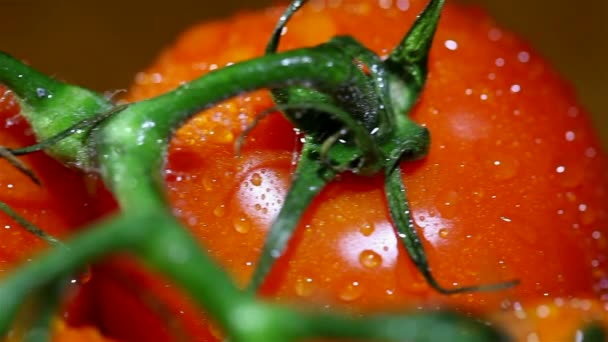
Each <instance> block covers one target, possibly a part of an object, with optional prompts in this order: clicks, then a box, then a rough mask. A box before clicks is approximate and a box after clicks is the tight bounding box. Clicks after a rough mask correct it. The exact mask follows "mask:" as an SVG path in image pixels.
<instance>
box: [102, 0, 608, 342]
mask: <svg viewBox="0 0 608 342" xmlns="http://www.w3.org/2000/svg"><path fill="white" fill-rule="evenodd" d="M424 3H425V1H421V0H416V1H397V2H383V1H380V2H377V1H373V2H372V1H362V0H353V1H342V2H339V4H335V5H331V4H326V5H323V3H322V2H315V3H311V4H310V5H309V6H307V7H305V8H304V10H303V11H302V12H301V13H299V14H298V15H296V16H295V17H294V19H293V21H292V22H291V23H290V24H289V25H288V27H287V30H286V32H285V34H284V37H283V41H282V48H284V49H292V48H296V47H301V46H309V45H313V44H317V43H321V42H324V41H326V40H327V39H329V38H330V37H332V36H335V35H337V34H349V35H353V36H354V37H355V38H357V39H359V40H360V41H361V42H363V43H364V45H366V46H368V47H370V48H372V49H373V50H374V51H376V52H377V53H378V54H380V55H381V56H385V55H386V54H387V53H389V52H390V50H391V49H392V47H393V46H394V45H396V44H397V42H398V41H399V40H400V38H401V37H402V35H403V34H404V33H405V32H406V31H407V29H408V28H409V27H410V25H411V24H412V22H413V20H414V18H415V16H416V15H417V14H418V13H419V11H420V10H421V8H422V6H423V5H424ZM281 11H282V8H274V9H269V10H266V11H261V12H256V13H245V14H241V15H237V16H235V17H233V18H231V19H229V20H225V21H218V22H211V23H206V24H202V25H200V26H197V27H194V28H192V29H191V30H189V31H187V32H185V33H184V34H183V35H182V36H181V37H180V38H179V39H178V41H177V43H176V44H175V45H174V46H172V47H171V48H169V49H167V50H166V51H165V52H164V53H163V54H162V55H161V56H160V58H159V60H158V61H157V62H156V63H155V64H154V65H153V66H152V67H151V68H149V69H148V70H147V71H146V72H144V73H141V74H139V75H138V77H137V80H136V84H135V86H134V87H133V89H132V90H131V92H130V94H129V100H139V99H143V98H147V97H150V96H153V95H157V94H160V93H162V92H165V91H167V90H169V89H172V88H174V87H176V86H177V85H179V84H180V82H183V81H187V80H190V79H193V78H195V77H197V76H199V75H201V74H204V73H206V72H208V71H210V70H213V69H216V68H220V67H222V66H224V65H226V64H227V63H232V62H237V61H239V60H243V59H245V58H250V57H254V56H258V55H261V54H263V49H264V46H265V43H266V39H267V37H268V36H269V33H270V32H271V31H272V28H273V27H274V24H275V22H276V20H277V18H278V16H279V15H280V14H281ZM271 106H272V101H271V99H270V96H269V95H268V93H267V92H265V91H258V92H254V93H249V94H244V95H242V96H239V97H237V98H235V99H233V100H230V101H227V102H225V103H223V104H221V105H219V106H217V107H214V108H212V109H209V110H207V111H205V112H204V113H201V114H200V115H199V116H197V117H195V118H194V119H193V120H191V121H190V122H189V123H187V124H186V125H185V126H184V127H183V128H182V129H180V130H179V131H178V132H177V134H176V136H175V139H174V140H173V142H172V144H171V148H170V151H169V155H168V163H167V165H166V170H165V174H166V181H167V193H168V196H169V199H170V201H171V204H172V205H173V207H174V211H175V214H176V215H177V216H178V217H180V218H181V219H182V220H183V222H184V223H185V224H186V225H187V226H188V227H189V228H190V230H191V232H192V233H193V235H194V236H196V238H197V239H198V240H199V241H200V243H201V245H203V246H205V248H206V249H207V250H208V251H209V253H210V254H211V255H212V256H213V257H215V258H216V259H217V260H218V261H219V262H220V263H221V264H222V265H223V266H224V267H225V268H226V269H227V270H228V271H229V272H230V273H231V274H232V275H233V277H234V279H235V280H236V281H237V282H238V283H239V284H241V285H243V286H244V285H245V284H246V283H247V281H248V279H249V277H250V276H251V273H252V271H253V269H254V267H255V264H256V260H257V257H258V254H259V252H260V248H261V245H262V243H263V240H264V236H265V234H266V231H267V229H268V227H269V224H270V223H271V221H272V220H273V217H275V215H276V214H277V212H278V210H279V209H280V208H281V204H282V201H283V198H284V196H285V194H286V192H287V188H288V186H289V182H290V177H291V175H292V172H293V171H294V161H295V160H296V158H297V152H298V147H299V146H298V144H297V140H298V137H297V136H296V134H295V133H294V131H293V129H292V127H291V126H290V124H289V123H288V122H287V121H286V120H285V119H283V118H282V117H281V116H279V115H275V116H272V117H270V118H267V119H265V120H264V121H262V122H261V123H260V124H259V125H258V127H257V128H256V129H255V130H254V131H253V133H252V134H251V136H250V137H249V138H248V140H247V142H246V144H245V146H244V148H243V156H242V157H241V158H237V157H235V155H234V143H235V139H236V137H238V135H239V134H241V133H242V132H243V130H244V128H245V127H247V125H248V124H249V123H250V122H251V121H252V120H253V118H254V117H255V116H256V115H257V114H258V113H260V112H261V111H262V110H264V109H267V108H269V107H271ZM411 116H412V117H413V118H414V120H416V121H418V122H420V123H422V124H423V125H425V126H426V127H428V129H429V130H430V132H431V136H432V143H431V149H430V152H429V154H428V156H427V157H426V158H424V159H423V160H421V161H419V162H415V163H410V164H408V165H405V168H404V172H403V177H404V180H405V184H406V186H407V189H408V195H409V198H410V201H411V209H412V212H413V216H414V219H415V224H416V227H417V229H418V230H419V232H420V234H421V236H422V239H423V242H424V245H425V247H426V249H427V252H428V255H429V261H430V265H431V267H432V270H433V273H434V275H435V276H436V278H437V279H438V280H439V282H440V283H441V284H442V285H443V286H445V287H452V286H462V285H472V284H484V283H495V282H500V281H507V280H511V279H519V280H520V281H521V284H520V285H519V286H517V287H515V288H513V289H510V290H506V291H497V292H489V293H467V294H459V295H453V296H445V295H440V294H438V293H437V292H435V291H433V290H432V289H431V288H430V287H429V286H428V285H427V284H426V283H425V281H424V279H423V278H422V277H421V276H420V274H419V272H418V271H417V270H416V268H415V267H414V266H413V264H412V262H411V260H410V259H409V257H408V255H407V253H406V252H405V250H404V249H403V248H402V246H401V245H400V243H399V241H398V240H397V238H396V234H395V230H394V228H393V225H392V224H391V222H390V219H389V215H388V210H387V203H386V201H385V198H384V195H383V182H382V178H381V177H380V176H379V177H374V178H361V177H356V176H352V175H349V174H345V175H344V176H343V177H342V178H341V179H340V180H339V181H337V182H334V183H332V184H331V185H330V186H328V187H327V189H325V190H324V191H323V192H322V194H321V195H320V196H319V198H317V200H316V201H315V202H314V204H313V205H312V206H311V207H310V208H309V210H308V211H307V213H306V215H305V217H304V219H303V220H302V222H301V223H300V225H299V227H298V229H297V232H296V234H295V236H294V238H293V239H292V240H291V242H290V245H289V250H288V252H287V254H286V255H285V256H284V257H282V258H281V259H280V260H279V262H278V263H277V264H276V265H275V267H274V269H273V271H272V273H271V275H270V277H269V279H268V280H267V282H266V283H265V285H264V287H263V289H262V292H263V294H264V295H265V296H269V297H274V298H277V300H281V301H284V302H296V303H300V304H302V305H313V306H324V307H347V308H351V309H354V310H359V311H366V312H368V311H373V310H392V309H405V308H413V307H418V306H435V305H443V306H456V307H458V308H459V309H460V310H465V311H474V312H493V311H496V310H511V309H513V308H517V306H518V305H520V304H519V303H520V302H521V301H525V302H530V300H536V299H538V298H546V297H549V298H566V299H568V300H570V299H572V298H577V297H580V298H596V299H598V300H599V298H602V300H603V298H604V297H601V295H602V294H603V293H604V291H605V290H606V287H607V285H606V284H607V283H608V276H607V274H606V267H607V265H606V264H607V262H608V260H607V257H608V245H607V240H606V238H607V235H608V208H607V206H608V167H607V159H606V157H605V154H604V153H603V152H602V150H601V148H600V146H599V143H598V140H597V137H596V136H595V133H594V131H593V129H592V127H591V126H590V122H589V119H588V115H587V113H585V110H584V109H582V108H581V107H580V106H579V104H578V103H577V101H576V99H575V95H574V92H573V90H572V89H571V88H570V86H569V85H568V84H566V83H564V81H562V80H561V79H560V77H559V76H558V75H557V74H556V72H555V71H554V70H553V69H552V68H551V67H550V66H549V65H548V64H547V63H546V62H545V61H544V60H543V58H542V57H541V56H539V55H538V54H537V53H536V52H535V51H534V50H533V49H531V47H530V46H529V45H527V44H526V43H524V42H522V41H521V40H520V39H518V38H516V37H515V36H514V35H513V34H511V33H509V32H507V31H505V30H503V29H502V28H500V27H499V26H497V24H496V23H495V22H494V21H493V20H492V19H491V18H489V17H488V16H487V15H486V14H485V13H484V12H483V11H480V10H478V9H476V8H469V7H462V6H458V5H447V6H446V8H445V11H444V14H443V17H442V19H441V23H440V26H439V29H438V32H437V36H436V38H435V44H434V47H433V49H432V51H431V56H430V64H429V77H428V83H427V85H426V87H425V89H424V92H423V94H422V97H421V99H420V101H419V103H418V104H417V106H416V107H415V108H414V109H413V111H412V113H411ZM112 267H114V271H107V272H105V273H104V274H105V276H104V277H105V279H106V280H102V279H103V278H104V277H100V286H99V291H101V293H102V294H103V296H104V297H103V298H104V299H103V303H100V305H101V306H103V307H104V308H105V310H106V311H107V312H109V313H108V314H107V315H105V316H104V326H105V328H106V329H108V331H110V332H112V333H114V334H115V335H117V336H124V333H125V331H129V333H130V334H137V331H141V332H145V331H147V332H150V330H149V328H148V327H147V326H145V325H141V326H140V325H138V323H136V322H127V323H125V322H122V321H121V320H120V319H115V318H116V316H115V314H114V313H113V312H115V311H114V309H113V308H112V307H122V303H123V302H128V303H129V305H128V307H129V308H130V310H132V311H131V312H132V313H133V314H136V313H138V312H147V313H149V312H150V310H148V309H146V305H145V304H142V303H143V301H139V303H136V302H134V301H133V300H132V299H133V298H134V297H133V296H129V295H128V294H129V293H130V294H133V293H134V291H133V290H131V289H129V288H128V287H125V286H114V285H116V284H118V285H119V284H120V282H118V281H116V276H115V275H113V272H118V271H117V270H122V271H120V272H126V273H123V274H129V273H130V274H137V273H138V272H136V271H133V270H132V269H131V267H132V265H130V266H128V267H127V266H121V265H120V263H117V264H114V265H113V266H112ZM108 279H109V280H108ZM146 279H147V280H146V281H142V278H141V277H140V276H131V278H130V280H129V284H130V286H136V285H135V284H136V283H138V282H139V285H143V288H144V289H145V290H143V291H144V292H147V293H148V295H156V296H159V295H160V296H161V297H162V298H164V299H169V298H170V297H171V296H173V293H174V291H175V290H173V289H168V290H167V289H163V288H162V287H163V284H165V282H163V281H162V280H157V281H156V283H154V281H151V279H153V277H152V276H150V275H149V276H147V278H146ZM102 281H109V282H112V284H114V285H112V286H110V285H104V284H102V283H101V282H102ZM123 283H124V281H123ZM129 298H130V299H129ZM182 303H183V301H181V300H170V299H169V300H168V301H167V302H165V305H166V308H168V310H169V311H170V312H172V313H173V314H177V317H179V318H180V319H181V318H185V320H190V321H196V320H197V317H199V315H198V313H197V312H196V310H195V311H191V310H190V308H186V307H184V306H183V305H182ZM598 305H599V307H600V308H601V310H603V307H602V303H600V304H598ZM142 315H143V313H142ZM193 317H194V318H193ZM199 322H200V323H199V326H198V327H196V329H195V328H193V330H191V331H189V333H190V334H191V336H192V338H193V339H197V338H198V340H201V341H204V340H206V338H207V337H206V336H207V335H206V334H208V332H206V331H208V330H209V329H208V328H207V327H206V323H204V320H202V319H201V320H200V321H199ZM553 322H554V323H551V325H553V324H555V325H559V324H560V323H559V322H560V319H557V320H555V321H553ZM197 329H199V330H197ZM130 336H133V335H130ZM203 336H205V337H203ZM131 340H135V338H133V337H131ZM159 340H161V339H160V338H159Z"/></svg>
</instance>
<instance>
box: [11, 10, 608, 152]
mask: <svg viewBox="0 0 608 342" xmlns="http://www.w3.org/2000/svg"><path fill="white" fill-rule="evenodd" d="M451 1H454V2H456V1H460V2H465V3H473V4H479V5H481V6H483V7H485V8H486V9H487V10H488V11H490V12H491V13H492V14H493V15H494V16H495V17H496V18H497V20H498V21H499V22H500V23H501V24H502V25H503V26H506V27H509V28H510V29H512V30H514V31H516V32H519V33H520V34H521V35H523V36H525V37H526V38H527V39H528V40H529V41H531V42H532V43H533V44H534V45H535V46H536V47H537V49H538V50H540V51H541V53H543V54H544V55H545V56H547V57H548V58H549V59H550V60H551V61H552V62H553V64H554V65H555V66H556V67H557V68H558V69H559V70H561V71H562V73H563V74H564V75H565V76H566V78H568V79H570V80H571V81H572V82H573V83H574V84H575V86H576V88H577V90H578V93H579V96H580V98H581V100H582V102H583V103H584V104H586V105H587V107H588V108H589V109H591V111H592V112H593V113H594V120H595V123H596V125H597V127H598V128H599V129H600V131H601V132H602V136H603V138H604V145H605V146H607V147H608V64H607V63H608V1H606V0H585V1H581V2H578V4H579V5H576V4H575V2H574V1H572V0H508V1H505V0H451ZM276 2H277V1H276V0H222V1H208V0H170V1H167V0H162V1H161V0H147V1H146V0H120V1H119V0H104V1H99V0H96V1H93V0H91V1H86V0H84V1H83V0H52V1H51V0H0V50H3V51H6V52H8V53H10V54H12V55H14V56H16V57H19V58H22V59H26V60H27V61H29V62H30V63H31V64H32V65H34V66H35V67H36V68H38V69H41V70H42V71H44V72H46V73H49V74H52V75H56V76H58V77H60V78H62V79H64V80H67V81H69V82H72V83H77V84H80V85H83V86H86V87H89V88H92V89H95V90H98V91H106V90H115V89H123V88H126V87H127V86H128V85H129V84H130V83H131V80H132V78H133V76H134V74H135V73H136V72H137V71H139V70H142V69H144V68H145V67H146V66H147V65H148V64H150V63H151V61H152V59H153V58H154V56H156V54H157V53H158V51H159V50H160V49H161V48H162V47H163V46H165V45H167V44H169V43H171V42H172V40H173V39H174V38H175V36H176V35H177V34H178V33H179V32H181V31H183V30H184V29H185V28H187V27H188V26H191V25H193V24H194V23H197V22H200V21H202V20H205V19H207V18H216V17H221V16H227V15H230V14H231V13H234V12H236V11H239V10H244V9H253V8H261V7H264V6H268V5H269V4H273V3H276ZM283 2H284V1H283Z"/></svg>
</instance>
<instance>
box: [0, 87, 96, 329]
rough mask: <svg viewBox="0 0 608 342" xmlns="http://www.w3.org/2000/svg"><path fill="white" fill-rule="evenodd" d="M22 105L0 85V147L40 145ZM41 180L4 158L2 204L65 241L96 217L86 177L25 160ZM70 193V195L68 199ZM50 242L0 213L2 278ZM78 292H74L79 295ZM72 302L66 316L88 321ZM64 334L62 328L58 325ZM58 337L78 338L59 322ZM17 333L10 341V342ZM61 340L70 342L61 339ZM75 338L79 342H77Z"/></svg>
mask: <svg viewBox="0 0 608 342" xmlns="http://www.w3.org/2000/svg"><path fill="white" fill-rule="evenodd" d="M19 114H20V107H19V104H18V103H17V101H16V99H15V97H14V96H13V94H12V93H11V92H10V91H9V90H8V89H7V88H6V87H4V86H2V85H0V122H1V124H2V130H1V131H0V145H1V146H7V147H22V146H28V145H31V144H33V143H34V142H35V140H34V135H33V133H32V132H31V130H30V128H29V125H28V124H27V122H26V121H25V119H23V118H22V117H21V116H20V115H19ZM20 158H22V159H21V160H22V161H23V162H24V163H25V164H26V165H27V166H28V167H30V168H31V169H32V170H33V171H34V173H35V174H36V175H37V176H38V178H39V179H40V181H41V183H42V184H41V186H38V185H36V184H34V183H33V182H32V181H31V180H30V179H28V178H27V177H26V176H25V175H23V174H22V173H21V172H19V171H18V170H17V169H16V168H15V167H13V166H11V165H10V164H9V163H8V162H7V161H6V160H0V187H2V193H1V195H0V201H2V202H5V203H6V204H8V205H9V206H10V207H11V208H12V209H14V210H15V211H16V212H17V213H18V214H20V215H21V216H23V217H24V218H25V219H27V220H28V221H30V222H32V223H34V224H36V225H37V226H38V227H40V228H42V229H43V230H44V231H46V232H47V233H49V234H50V235H52V236H54V237H58V238H63V237H66V236H67V235H69V234H70V232H71V231H73V230H74V228H73V227H79V226H83V225H84V224H85V223H86V222H88V221H90V220H91V219H92V218H94V217H95V216H97V214H98V209H97V206H96V205H95V201H93V196H92V195H94V194H93V193H92V192H91V189H90V187H89V186H88V185H87V183H86V182H85V180H84V179H83V177H82V175H81V174H79V173H77V172H75V171H73V170H70V169H68V168H66V167H64V166H62V165H61V164H60V163H58V162H56V161H54V160H53V159H51V158H50V157H48V156H46V155H45V154H43V153H35V154H32V155H28V156H24V157H20ZM65 194H69V196H66V195H65ZM47 246H48V244H47V243H46V242H45V241H43V240H42V239H41V238H39V237H36V236H35V235H33V234H32V233H29V232H27V231H26V230H25V229H24V228H23V227H21V226H20V225H19V224H17V223H16V222H15V221H13V219H11V218H10V217H8V216H7V215H5V214H4V213H0V279H1V278H2V277H3V276H4V275H5V274H8V273H9V272H10V271H11V270H12V269H13V268H15V267H17V266H19V264H21V263H25V262H28V260H29V258H30V257H31V256H32V255H34V254H35V253H37V252H39V251H40V250H43V249H45V248H46V247H47ZM78 291H79V289H78V288H77V287H76V288H72V289H70V292H71V293H73V294H76V293H77V292H78ZM79 298H80V300H78V301H76V302H74V303H73V304H68V303H66V305H67V306H66V308H65V312H64V313H63V316H64V318H66V319H67V321H68V322H70V323H73V324H81V323H84V322H85V321H86V318H85V317H84V316H85V315H86V306H85V305H83V304H82V303H83V298H84V297H82V296H79ZM59 325H61V326H62V327H63V328H62V329H60V330H61V331H62V332H60V331H59V330H57V329H58V328H57V327H58V326H59ZM57 327H56V328H57V329H56V331H57V336H67V335H71V334H78V333H77V332H76V331H72V330H71V329H69V328H67V327H66V325H65V322H61V323H58V325H57ZM13 335H15V334H14V332H13V333H11V334H9V336H8V337H7V338H8V339H9V341H10V340H11V336H13ZM57 339H58V340H62V341H68V340H66V339H61V338H59V337H57ZM72 340H74V339H72Z"/></svg>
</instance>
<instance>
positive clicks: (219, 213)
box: [213, 204, 226, 217]
mask: <svg viewBox="0 0 608 342" xmlns="http://www.w3.org/2000/svg"><path fill="white" fill-rule="evenodd" d="M213 215H215V216H216V217H223V216H224V215H226V205H224V204H220V205H218V206H217V207H215V209H213Z"/></svg>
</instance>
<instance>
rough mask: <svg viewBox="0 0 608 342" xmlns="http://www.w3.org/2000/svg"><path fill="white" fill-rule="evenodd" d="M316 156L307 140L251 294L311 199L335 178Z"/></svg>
mask: <svg viewBox="0 0 608 342" xmlns="http://www.w3.org/2000/svg"><path fill="white" fill-rule="evenodd" d="M319 153H320V151H319V150H318V148H317V146H316V145H315V144H314V143H311V142H310V139H309V140H307V142H305V143H304V147H303V148H302V154H301V156H300V160H299V162H298V168H297V169H296V173H295V174H294V176H293V180H292V182H291V186H290V188H289V192H288V193H287V197H286V198H285V202H284V203H283V206H282V207H281V211H280V212H279V215H278V216H277V218H276V219H275V220H274V222H273V223H272V226H271V227H270V230H269V232H268V235H267V236H266V241H265V242H264V247H262V252H261V254H260V257H259V259H258V264H257V266H256V269H255V272H254V273H253V276H252V279H251V282H250V283H249V287H248V288H249V290H250V291H255V290H257V289H258V288H259V287H260V286H261V285H262V283H263V281H264V279H265V278H266V276H267V275H268V273H269V272H270V269H271V268H272V265H273V264H274V262H275V261H276V259H278V258H279V257H280V256H282V255H283V253H284V252H285V249H286V248H287V244H288V243H289V240H290V239H291V237H292V236H293V232H294V231H295V229H296V228H297V227H298V223H299V222H300V220H301V219H302V215H304V213H305V212H306V209H307V208H308V207H309V206H310V204H311V202H312V200H313V199H314V198H315V197H316V196H317V195H318V194H319V193H320V192H321V190H323V188H324V187H325V185H327V183H329V182H330V181H331V180H333V179H334V178H335V177H336V175H337V172H335V171H334V170H333V169H331V168H330V167H327V166H326V165H323V164H321V163H319Z"/></svg>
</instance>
